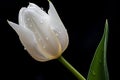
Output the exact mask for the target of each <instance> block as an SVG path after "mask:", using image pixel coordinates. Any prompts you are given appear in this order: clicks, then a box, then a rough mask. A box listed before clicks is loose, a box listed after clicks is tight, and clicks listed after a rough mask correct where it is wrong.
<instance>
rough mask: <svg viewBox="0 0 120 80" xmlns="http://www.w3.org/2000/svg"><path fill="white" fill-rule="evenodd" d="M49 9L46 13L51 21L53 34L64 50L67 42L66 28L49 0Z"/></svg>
mask: <svg viewBox="0 0 120 80" xmlns="http://www.w3.org/2000/svg"><path fill="white" fill-rule="evenodd" d="M49 6H50V8H49V11H48V14H49V16H50V22H51V23H52V26H51V27H52V29H53V31H54V32H55V34H57V35H58V40H59V41H60V44H61V46H62V51H64V50H65V49H66V48H67V46H68V43H69V39H68V34H67V30H66V29H65V27H64V25H63V23H62V21H61V19H60V17H59V15H58V13H57V11H56V9H55V7H54V6H53V4H52V3H51V2H50V1H49Z"/></svg>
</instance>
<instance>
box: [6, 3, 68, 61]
mask: <svg viewBox="0 0 120 80" xmlns="http://www.w3.org/2000/svg"><path fill="white" fill-rule="evenodd" d="M8 23H9V25H10V26H11V27H12V28H13V29H14V30H15V31H16V33H17V34H18V35H19V38H20V41H21V43H22V44H23V46H24V47H25V48H26V50H27V51H28V53H29V54H30V55H31V56H32V57H33V58H34V59H35V60H37V61H42V62H44V61H48V60H52V59H56V58H58V57H60V56H61V54H62V53H63V51H64V50H65V49H66V48H67V46H68V43H69V39H68V34H67V31H66V29H65V27H64V25H63V23H62V21H61V19H60V18H59V16H58V14H57V12H56V10H55V8H54V6H53V4H52V3H51V2H50V1H49V10H48V14H47V13H46V12H45V11H43V9H41V8H40V7H38V6H37V5H36V4H34V3H30V4H29V6H28V7H27V8H26V7H23V8H21V9H20V12H19V24H16V23H13V22H11V21H8Z"/></svg>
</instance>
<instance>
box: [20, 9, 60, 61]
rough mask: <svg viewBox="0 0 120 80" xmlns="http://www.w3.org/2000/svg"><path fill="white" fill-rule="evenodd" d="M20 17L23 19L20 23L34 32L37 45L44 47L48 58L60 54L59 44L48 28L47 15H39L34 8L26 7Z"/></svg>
mask: <svg viewBox="0 0 120 80" xmlns="http://www.w3.org/2000/svg"><path fill="white" fill-rule="evenodd" d="M43 15H44V14H43ZM21 17H22V18H21V19H22V21H23V23H22V25H24V26H25V27H26V28H27V29H29V30H31V31H32V32H33V33H34V34H35V38H36V40H37V42H38V43H39V47H41V48H42V47H43V48H44V49H43V50H44V52H45V54H46V55H47V56H49V59H53V58H57V57H58V56H59V55H61V46H60V43H59V41H58V39H57V38H56V36H55V34H53V32H52V31H51V29H50V23H49V22H50V21H49V16H48V15H46V14H45V15H44V16H41V15H40V14H38V13H36V11H35V10H33V9H31V8H28V9H26V10H25V11H24V12H23V13H22V16H21ZM28 19H29V20H28Z"/></svg>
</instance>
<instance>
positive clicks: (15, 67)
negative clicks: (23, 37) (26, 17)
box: [0, 0, 120, 80]
mask: <svg viewBox="0 0 120 80" xmlns="http://www.w3.org/2000/svg"><path fill="white" fill-rule="evenodd" d="M51 1H52V3H53V4H54V6H55V7H56V10H57V12H58V14H59V16H60V18H61V19H62V21H63V23H64V25H65V27H66V28H67V31H68V34H69V41H70V42H69V46H68V48H67V49H66V51H65V52H64V53H63V56H64V57H65V58H66V59H67V60H68V61H69V62H70V63H71V64H72V65H73V66H74V67H75V68H76V69H77V70H78V71H79V72H80V73H81V74H83V76H85V77H87V73H88V70H89V66H90V63H91V60H92V57H93V55H94V52H95V49H96V47H97V45H98V43H99V41H100V39H101V37H102V34H103V29H104V23H105V19H106V18H107V19H108V22H109V41H108V51H107V62H108V69H109V76H110V80H118V79H119V76H118V73H119V71H118V69H119V67H118V65H119V53H120V51H119V49H120V47H119V43H120V42H119V37H120V36H119V34H120V31H119V26H120V20H119V15H118V14H119V10H120V8H119V6H118V5H119V3H118V2H117V1H116V0H81V1H79V0H51ZM29 2H33V3H36V4H37V5H39V6H40V7H43V8H44V10H45V11H47V10H48V8H49V7H48V5H49V4H48V2H47V0H0V28H1V29H0V37H1V38H0V40H1V43H0V44H1V49H0V50H1V52H0V59H1V60H0V61H1V63H0V67H1V68H0V69H1V70H0V73H1V74H2V75H1V76H2V77H0V78H1V79H0V80H77V79H76V78H75V77H74V76H73V75H72V74H71V73H70V72H69V71H68V70H67V69H66V68H65V67H64V66H63V65H61V63H59V62H58V61H57V60H52V61H48V62H45V63H42V62H37V61H35V60H34V59H33V58H31V57H30V56H29V54H28V53H27V51H25V50H24V47H23V46H22V44H21V42H20V41H19V38H18V35H17V34H16V33H15V31H14V30H13V29H12V28H11V27H10V26H9V25H8V23H7V21H6V20H7V19H8V20H10V21H13V22H15V23H18V12H19V10H20V8H21V7H26V6H27V5H28V4H29ZM117 3H118V4H117ZM117 72H118V73H117Z"/></svg>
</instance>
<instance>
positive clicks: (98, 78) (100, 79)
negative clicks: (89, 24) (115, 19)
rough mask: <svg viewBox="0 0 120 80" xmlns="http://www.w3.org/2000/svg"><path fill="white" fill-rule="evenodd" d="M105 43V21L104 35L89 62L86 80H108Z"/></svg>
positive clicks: (106, 32)
mask: <svg viewBox="0 0 120 80" xmlns="http://www.w3.org/2000/svg"><path fill="white" fill-rule="evenodd" d="M107 41H108V22H107V20H106V23H105V28H104V33H103V36H102V39H101V41H100V43H99V45H98V47H97V49H96V51H95V54H94V57H93V60H92V62H91V65H90V69H89V72H88V77H87V80H109V74H108V69H107V61H106V60H107V59H106V53H107Z"/></svg>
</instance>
